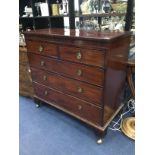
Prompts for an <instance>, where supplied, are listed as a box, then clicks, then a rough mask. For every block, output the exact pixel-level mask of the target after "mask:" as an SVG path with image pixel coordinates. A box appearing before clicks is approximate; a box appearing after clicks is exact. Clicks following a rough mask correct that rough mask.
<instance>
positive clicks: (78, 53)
mask: <svg viewBox="0 0 155 155" xmlns="http://www.w3.org/2000/svg"><path fill="white" fill-rule="evenodd" d="M81 58H82V54H81V52H80V51H79V52H77V53H76V59H78V60H80V59H81Z"/></svg>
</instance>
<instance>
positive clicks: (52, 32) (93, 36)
mask: <svg viewBox="0 0 155 155" xmlns="http://www.w3.org/2000/svg"><path fill="white" fill-rule="evenodd" d="M24 34H25V35H26V36H27V35H28V36H47V37H55V38H72V39H81V40H96V41H97V40H99V41H103V42H110V41H113V40H116V39H118V38H123V37H127V36H129V35H130V32H97V31H84V30H76V29H60V28H59V29H58V28H55V29H37V30H32V31H29V32H24Z"/></svg>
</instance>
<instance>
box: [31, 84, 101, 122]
mask: <svg viewBox="0 0 155 155" xmlns="http://www.w3.org/2000/svg"><path fill="white" fill-rule="evenodd" d="M33 86H34V91H35V94H36V96H38V97H39V98H42V99H44V100H46V101H48V102H51V103H52V104H56V105H57V106H59V107H62V108H64V109H65V110H67V111H68V112H70V113H73V114H76V115H78V116H80V117H82V118H84V119H86V120H88V121H90V122H93V123H95V124H101V118H102V117H101V116H102V109H101V108H98V107H96V106H95V105H91V104H89V103H88V102H85V101H83V100H80V99H78V98H74V97H72V96H70V95H66V94H63V93H61V92H59V91H56V90H54V89H51V88H48V87H46V86H43V85H40V84H37V83H35V82H34V83H33Z"/></svg>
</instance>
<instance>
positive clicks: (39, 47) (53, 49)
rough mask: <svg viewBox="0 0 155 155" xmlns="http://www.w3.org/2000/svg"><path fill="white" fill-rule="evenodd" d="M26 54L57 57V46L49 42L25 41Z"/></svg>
mask: <svg viewBox="0 0 155 155" xmlns="http://www.w3.org/2000/svg"><path fill="white" fill-rule="evenodd" d="M26 45H27V50H28V52H32V53H36V54H40V55H45V56H49V57H57V53H58V52H57V46H56V44H52V43H49V42H43V41H27V42H26Z"/></svg>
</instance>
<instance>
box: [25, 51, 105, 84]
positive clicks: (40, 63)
mask: <svg viewBox="0 0 155 155" xmlns="http://www.w3.org/2000/svg"><path fill="white" fill-rule="evenodd" d="M28 56H29V63H30V66H32V67H37V68H41V69H44V70H48V71H52V72H57V73H59V74H62V75H65V76H67V77H71V78H74V79H77V80H80V81H85V82H88V83H91V84H94V85H97V86H103V83H104V70H103V69H100V68H98V67H94V66H86V65H83V64H78V63H71V62H66V61H61V60H56V59H52V58H46V57H43V56H40V55H35V54H32V53H28Z"/></svg>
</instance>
